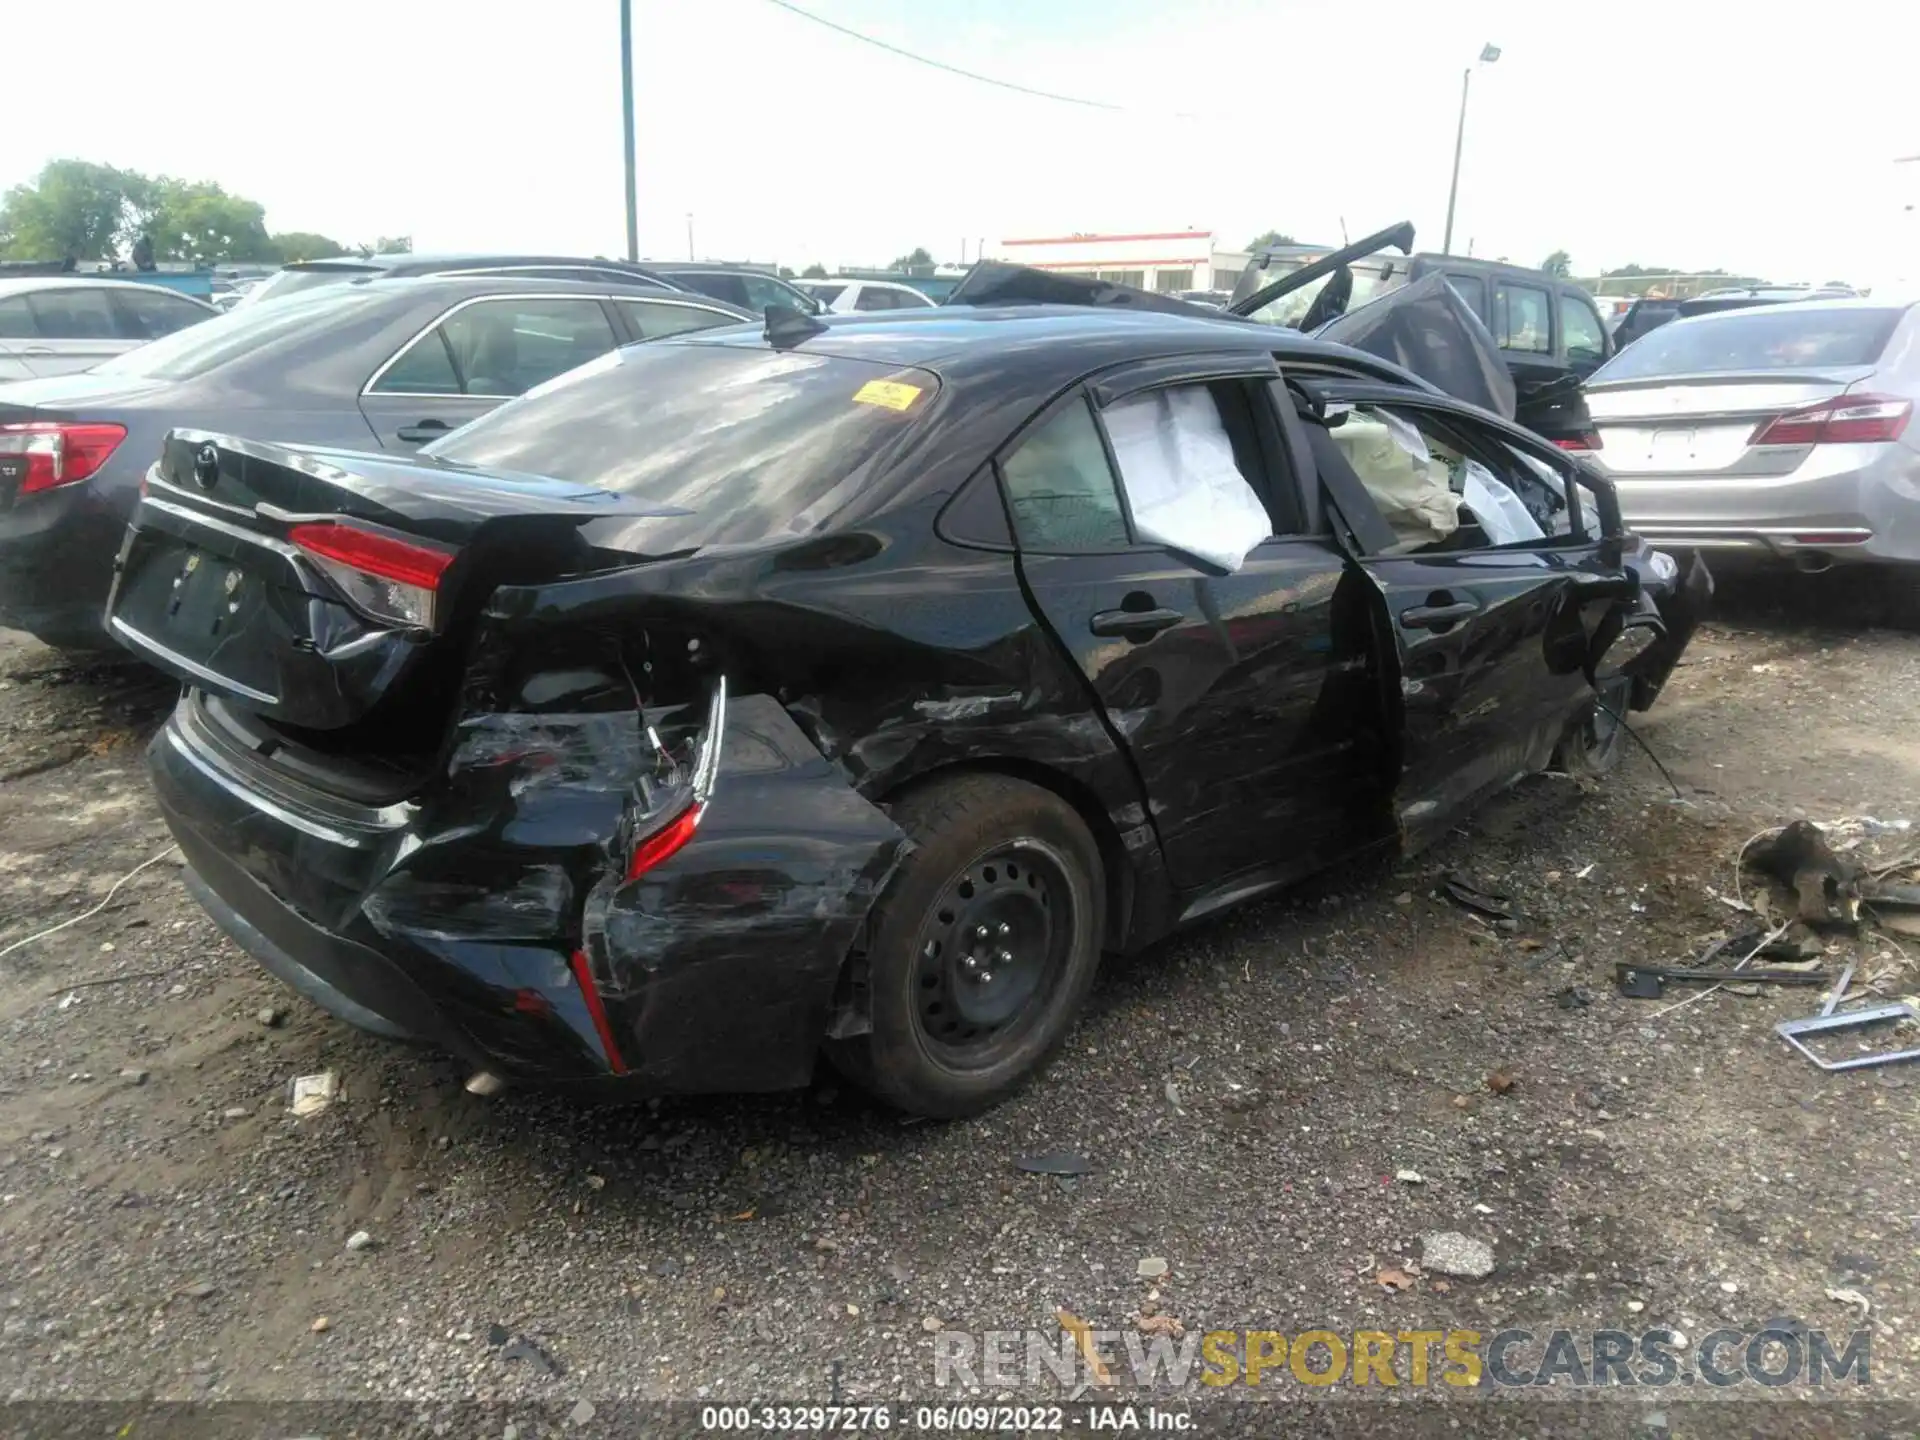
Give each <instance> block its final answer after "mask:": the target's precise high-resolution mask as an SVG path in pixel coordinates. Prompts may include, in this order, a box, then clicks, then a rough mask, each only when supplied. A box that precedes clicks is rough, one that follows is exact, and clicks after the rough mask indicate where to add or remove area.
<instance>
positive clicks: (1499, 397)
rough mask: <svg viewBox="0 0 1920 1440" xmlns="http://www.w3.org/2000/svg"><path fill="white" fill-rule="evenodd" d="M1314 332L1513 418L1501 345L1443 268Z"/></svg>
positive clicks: (1509, 374)
mask: <svg viewBox="0 0 1920 1440" xmlns="http://www.w3.org/2000/svg"><path fill="white" fill-rule="evenodd" d="M1315 335H1316V338H1318V339H1321V340H1334V341H1338V342H1339V343H1340V344H1342V345H1351V346H1352V347H1353V348H1354V349H1356V350H1364V351H1366V352H1367V353H1368V354H1369V355H1377V356H1379V357H1380V358H1381V359H1383V360H1391V361H1392V362H1393V363H1394V364H1396V365H1400V366H1402V367H1404V368H1405V369H1408V370H1411V371H1412V372H1413V373H1414V374H1416V375H1418V376H1419V377H1420V378H1421V379H1422V380H1425V381H1427V382H1428V383H1429V384H1432V385H1435V386H1438V387H1439V388H1440V389H1441V390H1443V391H1445V392H1446V393H1447V394H1449V395H1453V396H1456V397H1457V398H1459V399H1461V400H1465V401H1467V402H1468V403H1469V404H1472V405H1478V406H1479V407H1480V408H1481V409H1483V410H1491V411H1493V413H1494V414H1496V415H1499V416H1501V417H1503V418H1504V419H1508V420H1511V419H1513V416H1514V406H1515V403H1516V395H1515V391H1514V385H1513V375H1512V372H1510V371H1509V370H1508V369H1507V362H1506V361H1505V360H1504V359H1503V358H1502V357H1501V354H1500V346H1499V344H1498V343H1497V342H1496V341H1495V340H1494V338H1493V332H1492V331H1490V330H1488V329H1487V327H1486V325H1485V324H1484V323H1483V322H1482V321H1481V319H1480V317H1479V316H1478V315H1476V314H1474V313H1473V307H1472V306H1470V305H1468V304H1467V302H1466V301H1465V300H1462V299H1461V298H1460V292H1459V291H1458V290H1455V289H1454V288H1453V286H1451V285H1449V284H1448V283H1447V281H1446V277H1445V276H1443V275H1440V274H1437V273H1436V274H1432V275H1428V276H1427V277H1425V278H1424V279H1421V280H1416V281H1414V282H1413V283H1412V284H1411V285H1405V286H1402V287H1401V288H1400V289H1398V290H1393V291H1389V292H1388V293H1387V294H1386V295H1384V296H1382V297H1381V298H1380V299H1378V300H1375V301H1373V302H1372V303H1371V304H1368V305H1362V306H1361V307H1360V308H1359V309H1358V310H1354V311H1350V312H1349V313H1347V314H1345V315H1342V316H1341V317H1340V318H1339V319H1337V320H1333V321H1331V322H1329V323H1328V324H1326V325H1323V326H1321V327H1320V329H1319V330H1318V331H1316V332H1315Z"/></svg>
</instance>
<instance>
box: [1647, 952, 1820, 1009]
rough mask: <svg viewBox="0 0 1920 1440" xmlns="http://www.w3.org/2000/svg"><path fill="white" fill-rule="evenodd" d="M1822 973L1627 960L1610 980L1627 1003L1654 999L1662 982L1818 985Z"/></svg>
mask: <svg viewBox="0 0 1920 1440" xmlns="http://www.w3.org/2000/svg"><path fill="white" fill-rule="evenodd" d="M1826 978H1827V975H1826V972H1825V971H1824V970H1781V969H1772V968H1762V969H1757V970H1735V969H1729V968H1727V967H1726V966H1718V965H1715V966H1705V967H1702V966H1698V965H1636V964H1634V963H1633V962H1632V961H1630V960H1622V961H1620V962H1619V963H1617V964H1616V965H1615V966H1614V967H1613V980H1614V984H1615V986H1616V987H1618V989H1619V991H1620V993H1621V994H1622V995H1624V996H1626V997H1627V998H1628V999H1629V1000H1658V999H1659V998H1660V996H1661V995H1662V994H1663V993H1664V992H1665V988H1666V986H1665V983H1664V982H1666V981H1669V980H1673V981H1690V982H1696V983H1700V984H1707V985H1720V984H1725V983H1726V982H1728V981H1738V982H1739V983H1740V984H1743V985H1744V984H1746V983H1748V982H1749V981H1753V982H1756V983H1759V984H1766V985H1819V984H1823V983H1824V982H1825V981H1826Z"/></svg>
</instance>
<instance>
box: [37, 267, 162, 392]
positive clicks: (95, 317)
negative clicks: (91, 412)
mask: <svg viewBox="0 0 1920 1440" xmlns="http://www.w3.org/2000/svg"><path fill="white" fill-rule="evenodd" d="M25 298H26V302H27V309H28V310H29V312H31V314H32V316H33V322H34V330H35V331H36V334H35V335H34V337H33V338H32V339H29V340H22V341H21V342H19V354H20V357H21V358H22V359H23V360H24V361H25V362H26V363H27V365H28V366H29V367H30V368H31V369H32V372H33V374H35V375H66V374H69V373H71V372H72V371H75V370H90V369H92V368H93V367H94V366H95V365H98V364H99V363H100V362H101V361H102V360H110V359H112V358H113V357H114V356H115V355H119V354H121V353H122V352H124V351H127V350H131V349H132V348H133V346H134V344H135V342H134V341H132V340H127V339H123V338H122V336H121V333H120V322H119V319H118V317H117V316H116V314H115V312H114V308H113V300H112V296H111V293H110V292H109V291H108V289H107V287H106V286H104V285H61V286H50V287H48V288H47V289H45V290H29V291H28V292H27V294H26V297H25Z"/></svg>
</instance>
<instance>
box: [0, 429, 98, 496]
mask: <svg viewBox="0 0 1920 1440" xmlns="http://www.w3.org/2000/svg"><path fill="white" fill-rule="evenodd" d="M126 438H127V427H126V426H124V425H104V424H92V423H88V424H73V423H70V422H68V421H65V420H32V421H28V422H26V423H24V424H15V425H0V457H4V456H8V455H12V456H24V457H25V459H26V462H27V463H26V472H25V473H24V474H23V475H21V477H20V488H19V490H18V492H17V493H18V494H21V495H31V494H33V493H34V492H35V491H37V490H52V489H54V488H55V487H56V486H60V485H72V484H75V483H77V482H79V481H81V480H85V479H87V478H88V477H89V476H91V475H93V474H94V473H95V472H96V471H97V470H99V468H100V467H101V466H102V465H104V464H106V463H107V457H108V456H110V455H112V454H113V452H114V451H115V450H117V449H118V448H119V446H120V442H121V441H122V440H124V439H126Z"/></svg>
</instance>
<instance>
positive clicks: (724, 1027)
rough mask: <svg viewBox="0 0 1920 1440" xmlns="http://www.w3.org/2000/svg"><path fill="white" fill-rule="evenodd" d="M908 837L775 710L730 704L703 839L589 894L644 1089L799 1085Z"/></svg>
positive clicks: (602, 963)
mask: <svg viewBox="0 0 1920 1440" xmlns="http://www.w3.org/2000/svg"><path fill="white" fill-rule="evenodd" d="M907 843H908V842H907V837H906V835H905V833H904V832H902V831H901V830H900V828H899V827H898V826H897V825H895V824H894V823H893V821H892V820H890V819H889V818H888V817H887V816H886V814H885V813H884V812H882V811H881V810H880V809H879V808H878V807H876V806H874V805H873V804H871V803H869V802H868V801H866V800H864V799H862V798H861V797H860V796H859V795H858V794H857V793H856V792H855V791H854V790H853V789H852V788H851V787H850V786H849V785H848V784H847V781H846V778H845V776H844V773H843V772H842V771H841V770H840V769H839V768H838V767H836V766H833V765H830V764H829V763H828V762H827V761H826V760H825V759H824V758H823V757H822V756H821V754H820V752H819V751H818V750H817V749H816V748H815V747H814V746H813V745H812V744H811V743H810V742H809V741H808V740H807V738H806V736H805V735H804V734H802V733H801V731H800V728H799V727H798V726H797V725H796V724H795V723H794V722H793V719H792V717H790V716H789V715H788V714H787V713H786V711H785V710H784V709H783V708H782V707H781V706H780V704H779V703H778V702H777V701H775V700H773V699H772V698H771V697H769V696H766V695H750V696H742V697H738V698H737V699H735V700H734V701H733V702H732V703H731V704H730V705H729V707H728V714H727V726H726V739H725V743H724V746H723V748H722V752H721V764H720V777H719V781H718V783H717V785H716V786H715V788H714V792H713V798H712V801H711V803H710V804H709V805H708V807H707V810H706V813H705V815H704V816H703V818H702V819H701V822H700V839H699V843H698V844H697V845H694V846H690V847H689V848H688V849H686V850H684V851H682V852H681V853H680V854H679V855H678V856H676V857H675V863H674V864H673V865H672V866H669V867H666V868H664V869H662V870H660V871H658V872H649V873H646V874H643V875H641V876H640V877H639V878H638V879H636V880H632V881H628V880H625V879H624V878H621V877H618V876H610V877H608V878H606V879H605V880H603V881H602V883H601V884H600V885H598V886H597V887H596V888H595V890H594V892H593V894H592V895H591V896H590V897H589V899H588V902H587V910H586V921H585V939H584V944H585V947H586V952H587V955H588V958H589V962H590V964H591V965H592V970H593V976H594V979H595V980H596V982H597V983H598V985H599V988H600V993H601V996H602V998H603V1000H604V1002H605V1005H606V1008H607V1014H608V1017H609V1022H610V1024H611V1026H612V1028H613V1030H614V1031H615V1033H616V1035H617V1036H618V1037H619V1042H620V1046H621V1050H622V1053H623V1054H624V1055H625V1056H626V1060H627V1064H628V1068H629V1070H630V1071H631V1072H632V1073H634V1074H635V1075H636V1076H638V1077H639V1078H640V1079H642V1080H643V1081H644V1082H645V1083H647V1085H648V1086H649V1087H650V1088H658V1089H665V1090H672V1089H678V1088H695V1087H697V1088H700V1089H727V1090H767V1089H779V1088H783V1087H787V1086H792V1085H798V1084H803V1083H805V1080H806V1077H807V1075H808V1073H810V1071H811V1069H812V1066H813V1061H814V1056H815V1053H816V1050H817V1047H818V1043H819V1037H820V1036H821V1035H822V1034H823V1033H824V1032H825V1029H826V1022H827V1015H828V1010H829V1007H830V1004H831V1002H832V998H833V992H834V985H835V981H836V980H837V978H838V977H839V974H840V970H841V965H842V962H843V961H844V960H845V959H846V958H847V955H848V953H849V951H850V950H851V949H852V948H853V947H854V942H855V939H856V937H857V935H858V933H859V931H860V927H861V925H862V923H863V922H864V921H865V919H866V917H867V912H868V911H869V910H870V909H871V908H872V906H873V903H874V901H875V900H876V898H877V897H878V896H879V894H880V891H881V890H882V888H883V887H884V886H885V884H886V882H887V879H888V878H889V877H890V876H891V875H892V873H893V870H894V867H895V866H896V864H898V862H899V861H900V859H901V858H903V856H904V855H905V853H906V849H907Z"/></svg>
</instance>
